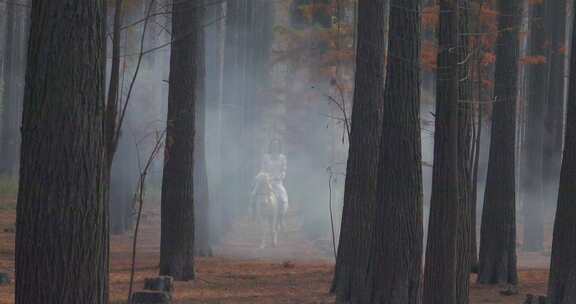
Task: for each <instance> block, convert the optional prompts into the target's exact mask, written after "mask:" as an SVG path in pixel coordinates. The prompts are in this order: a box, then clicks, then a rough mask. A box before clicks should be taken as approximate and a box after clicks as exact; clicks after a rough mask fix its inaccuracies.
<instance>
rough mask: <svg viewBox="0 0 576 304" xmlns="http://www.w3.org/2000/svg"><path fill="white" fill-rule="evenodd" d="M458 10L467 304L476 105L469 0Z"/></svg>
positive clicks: (461, 281)
mask: <svg viewBox="0 0 576 304" xmlns="http://www.w3.org/2000/svg"><path fill="white" fill-rule="evenodd" d="M458 5H459V7H460V10H459V13H460V14H459V17H458V21H459V33H458V34H459V38H458V42H459V46H458V75H460V76H459V86H458V127H457V128H458V193H459V208H458V209H457V211H458V215H457V218H458V229H457V249H456V252H457V265H456V303H458V304H466V303H468V298H469V289H470V286H469V285H470V284H469V283H470V272H471V270H472V263H473V262H474V261H475V260H476V244H475V242H476V238H475V233H476V227H475V226H474V224H475V222H474V221H473V220H472V217H473V216H474V214H475V212H474V210H475V208H476V200H475V196H476V193H475V192H474V179H473V177H472V170H473V167H474V155H475V152H476V151H475V150H474V149H473V147H474V144H473V140H474V136H473V134H474V121H473V120H474V107H473V104H472V103H471V102H470V101H471V100H472V99H473V85H474V83H473V79H472V77H473V76H472V69H471V67H472V62H473V59H474V56H475V54H474V50H473V49H472V47H471V43H470V36H469V35H468V33H470V32H471V29H472V27H471V18H470V17H471V13H470V10H471V9H472V5H471V1H470V0H458Z"/></svg>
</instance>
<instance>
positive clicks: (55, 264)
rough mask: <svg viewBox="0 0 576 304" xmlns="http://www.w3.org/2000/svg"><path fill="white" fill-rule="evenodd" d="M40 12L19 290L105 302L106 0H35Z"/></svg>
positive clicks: (30, 77)
mask: <svg viewBox="0 0 576 304" xmlns="http://www.w3.org/2000/svg"><path fill="white" fill-rule="evenodd" d="M31 12H32V24H31V30H30V44H29V48H28V63H29V66H28V70H27V73H26V90H25V92H26V93H25V99H24V110H23V120H22V149H21V151H22V152H21V166H20V167H21V169H20V184H19V193H18V207H17V223H16V227H17V228H16V254H15V256H16V290H15V293H16V297H15V299H16V303H18V304H29V303H38V302H39V301H41V302H42V303H48V304H73V303H97V304H104V303H107V302H108V299H107V286H106V285H107V277H108V273H107V269H108V268H107V265H106V263H107V246H108V244H107V242H106V240H107V233H108V231H107V230H106V228H107V221H108V219H107V217H106V216H107V214H106V212H105V206H104V204H105V201H104V197H103V194H104V192H103V188H102V178H103V171H104V142H103V139H104V137H103V135H104V134H103V123H102V122H103V110H104V81H105V80H104V78H105V75H104V74H105V58H106V57H105V18H106V15H105V4H104V1H102V0H85V1H81V2H80V1H73V0H63V1H43V0H34V1H32V6H31Z"/></svg>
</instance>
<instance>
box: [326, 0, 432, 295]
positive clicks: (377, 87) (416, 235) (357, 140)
mask: <svg viewBox="0 0 576 304" xmlns="http://www.w3.org/2000/svg"><path fill="white" fill-rule="evenodd" d="M385 5H386V1H380V0H378V1H375V0H370V1H368V0H364V1H360V2H359V11H358V14H359V15H358V17H359V18H358V20H359V24H358V53H357V68H356V69H357V70H356V89H355V96H354V108H353V113H352V131H351V136H350V155H349V158H348V169H347V174H346V186H345V187H346V189H345V190H346V192H345V197H344V211H343V220H342V230H341V236H340V244H339V251H338V258H337V263H336V274H335V277H334V282H333V291H334V292H335V293H336V295H337V300H338V302H340V303H390V304H392V303H403V304H412V303H419V302H420V291H421V289H420V286H421V282H420V275H421V268H422V263H421V260H422V172H421V170H422V168H421V143H420V117H419V98H420V89H419V85H420V70H419V68H418V67H419V63H418V62H419V56H420V37H419V35H420V18H419V14H418V12H419V1H418V0H409V1H406V0H393V1H392V2H391V3H390V27H389V29H390V36H389V44H388V46H389V47H388V63H387V66H386V69H387V70H386V72H384V58H383V57H384V56H382V53H383V52H384V49H385V41H384V37H385V32H386V25H385V24H384V20H385V19H384V18H385V12H386V7H385ZM384 74H386V75H387V79H386V82H385V85H384V90H382V89H383V88H382V85H383V82H384V79H383V76H384ZM382 99H383V104H381V103H382ZM382 109H383V117H382V119H381V118H380V117H379V115H380V113H381V112H380V111H381V110H382ZM377 122H382V124H381V125H379V126H378V125H376V123H377ZM380 127H382V129H381V132H380ZM377 163H379V164H378V166H376V164H377ZM375 168H377V170H375Z"/></svg>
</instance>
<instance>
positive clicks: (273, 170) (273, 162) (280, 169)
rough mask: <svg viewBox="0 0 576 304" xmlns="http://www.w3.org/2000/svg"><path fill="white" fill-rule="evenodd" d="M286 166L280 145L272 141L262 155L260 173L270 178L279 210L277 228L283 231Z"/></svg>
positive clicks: (277, 141)
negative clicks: (266, 151)
mask: <svg viewBox="0 0 576 304" xmlns="http://www.w3.org/2000/svg"><path fill="white" fill-rule="evenodd" d="M286 166H287V161H286V155H284V154H283V153H282V143H281V142H280V140H278V139H273V140H272V141H271V142H270V144H269V146H268V153H266V154H265V155H264V159H263V161H262V172H265V173H267V174H268V175H269V176H270V183H271V185H272V191H273V192H274V194H275V195H276V199H277V200H278V203H279V204H280V206H279V207H280V208H278V226H279V228H281V229H284V217H285V215H286V212H288V193H287V192H286V188H285V187H284V179H286Z"/></svg>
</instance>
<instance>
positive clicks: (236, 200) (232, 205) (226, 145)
mask: <svg viewBox="0 0 576 304" xmlns="http://www.w3.org/2000/svg"><path fill="white" fill-rule="evenodd" d="M247 14H248V0H233V1H232V0H231V1H227V8H226V16H227V18H226V43H225V51H224V52H225V55H224V67H225V69H226V70H225V72H224V92H223V93H224V96H223V101H222V102H223V104H222V112H221V114H222V116H221V123H222V125H221V130H222V133H221V139H222V146H221V150H220V151H221V156H222V164H221V170H222V172H221V177H222V179H221V183H220V185H219V189H220V190H219V193H221V198H220V204H222V207H223V208H222V212H223V214H224V215H223V217H224V218H223V223H222V227H224V228H223V229H224V230H228V229H229V228H230V226H231V224H232V221H233V219H234V216H235V215H236V214H238V213H239V212H240V209H241V206H242V203H243V202H245V201H246V200H243V199H242V197H241V196H239V195H238V194H241V193H247V191H246V189H247V188H246V187H244V188H243V187H242V185H243V184H244V182H245V181H243V175H242V171H243V166H242V155H241V152H242V148H241V147H239V145H238V142H239V141H240V140H241V139H242V138H243V132H242V131H243V126H244V107H245V104H246V100H245V99H246V98H245V97H246V91H245V90H246V48H247V45H246V43H247V39H246V37H247V36H246V34H247V33H246V32H247V20H248V18H247Z"/></svg>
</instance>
